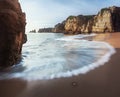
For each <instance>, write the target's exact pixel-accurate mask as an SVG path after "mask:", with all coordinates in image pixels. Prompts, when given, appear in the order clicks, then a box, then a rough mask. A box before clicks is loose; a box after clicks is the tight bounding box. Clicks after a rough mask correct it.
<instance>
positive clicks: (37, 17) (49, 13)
mask: <svg viewBox="0 0 120 97" xmlns="http://www.w3.org/2000/svg"><path fill="white" fill-rule="evenodd" d="M20 3H21V6H22V9H23V11H25V12H26V15H27V27H26V28H27V31H29V30H32V29H39V28H40V27H50V26H54V25H55V24H56V23H58V22H61V21H63V20H64V19H66V18H67V17H68V16H69V15H79V14H96V13H97V12H98V10H100V9H101V8H103V7H108V6H113V5H116V6H119V5H120V1H119V0H105V1H102V0H20Z"/></svg>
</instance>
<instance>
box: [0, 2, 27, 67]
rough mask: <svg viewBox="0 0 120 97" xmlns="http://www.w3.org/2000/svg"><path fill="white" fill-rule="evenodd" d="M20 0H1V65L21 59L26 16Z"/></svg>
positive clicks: (9, 64) (24, 40) (11, 63)
mask: <svg viewBox="0 0 120 97" xmlns="http://www.w3.org/2000/svg"><path fill="white" fill-rule="evenodd" d="M25 17H26V16H25V13H23V12H22V10H21V6H20V4H19V2H18V0H0V67H7V66H12V65H14V64H16V63H17V62H19V61H20V59H21V51H22V45H23V43H25V42H26V41H27V36H26V35H25V25H26V18H25Z"/></svg>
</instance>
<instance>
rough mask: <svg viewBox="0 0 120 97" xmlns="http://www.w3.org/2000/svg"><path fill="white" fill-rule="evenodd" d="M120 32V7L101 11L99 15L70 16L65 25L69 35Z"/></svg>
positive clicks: (65, 30)
mask: <svg viewBox="0 0 120 97" xmlns="http://www.w3.org/2000/svg"><path fill="white" fill-rule="evenodd" d="M117 31H120V7H115V6H113V7H109V8H104V9H101V11H100V12H98V14H97V15H86V16H83V15H79V16H70V17H68V18H67V19H66V21H65V23H64V32H66V33H67V34H80V33H92V32H96V33H103V32H117Z"/></svg>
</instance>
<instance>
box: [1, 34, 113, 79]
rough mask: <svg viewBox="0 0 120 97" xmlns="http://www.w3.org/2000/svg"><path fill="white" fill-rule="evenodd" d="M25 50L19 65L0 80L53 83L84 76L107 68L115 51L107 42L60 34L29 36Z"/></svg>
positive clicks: (5, 72)
mask: <svg viewBox="0 0 120 97" xmlns="http://www.w3.org/2000/svg"><path fill="white" fill-rule="evenodd" d="M27 36H28V41H27V43H26V44H24V46H23V50H22V60H21V62H20V64H18V65H16V66H13V67H11V68H9V69H6V70H5V71H3V72H1V73H0V79H10V78H23V79H28V80H38V79H53V78H60V77H70V76H73V75H78V74H85V73H87V72H88V71H90V70H93V69H95V68H96V67H99V66H100V65H104V63H105V62H107V61H108V60H109V58H110V56H111V55H112V54H114V53H115V50H114V48H113V47H112V46H110V45H109V44H107V43H105V42H98V41H88V40H84V39H82V38H83V37H91V36H94V34H93V35H75V36H64V35H63V34H61V33H59V34H56V33H36V34H35V33H30V34H27Z"/></svg>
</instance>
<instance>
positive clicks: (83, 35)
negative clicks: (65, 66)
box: [56, 33, 97, 41]
mask: <svg viewBox="0 0 120 97" xmlns="http://www.w3.org/2000/svg"><path fill="white" fill-rule="evenodd" d="M96 35H97V34H95V33H92V34H89V35H88V34H86V35H85V34H79V35H74V36H64V37H63V38H58V39H56V40H61V41H79V40H78V39H83V38H86V37H93V36H96Z"/></svg>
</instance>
